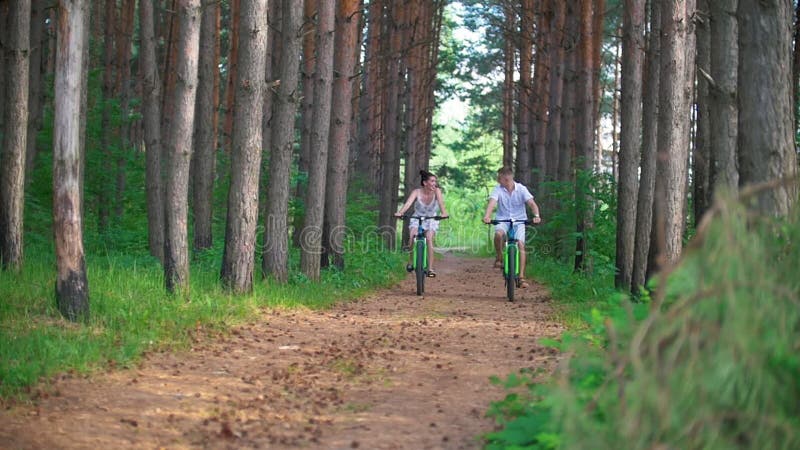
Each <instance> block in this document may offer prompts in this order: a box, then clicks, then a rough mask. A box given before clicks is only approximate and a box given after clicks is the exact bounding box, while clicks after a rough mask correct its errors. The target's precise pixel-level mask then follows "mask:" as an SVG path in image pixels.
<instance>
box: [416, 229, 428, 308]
mask: <svg viewBox="0 0 800 450" xmlns="http://www.w3.org/2000/svg"><path fill="white" fill-rule="evenodd" d="M414 245H415V246H416V247H415V248H416V252H415V253H416V260H415V261H414V271H415V272H416V274H417V295H422V294H424V293H425V277H426V275H427V274H426V273H425V269H426V267H425V251H426V250H427V248H426V243H425V241H424V240H421V239H420V240H417V242H416V243H415V244H414Z"/></svg>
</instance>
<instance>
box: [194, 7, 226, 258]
mask: <svg viewBox="0 0 800 450" xmlns="http://www.w3.org/2000/svg"><path fill="white" fill-rule="evenodd" d="M219 13H220V9H219V4H217V3H209V4H208V5H206V6H205V7H204V8H203V13H202V19H201V25H200V61H199V62H198V74H197V105H196V106H195V108H196V109H195V114H196V117H195V124H194V153H193V155H192V206H193V212H194V244H193V247H194V249H195V250H205V249H209V248H211V246H212V245H213V233H212V229H211V223H212V219H213V214H214V213H213V201H214V178H215V176H216V160H217V157H216V155H217V152H216V150H217V110H216V99H217V98H219V93H218V92H217V90H216V88H217V87H218V86H219V82H218V78H219V69H218V68H217V67H218V64H219V61H218V60H217V51H216V49H217V46H218V45H219V35H218V34H217V31H218V30H217V21H218V20H219Z"/></svg>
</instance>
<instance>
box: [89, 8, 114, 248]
mask: <svg viewBox="0 0 800 450" xmlns="http://www.w3.org/2000/svg"><path fill="white" fill-rule="evenodd" d="M103 20H104V22H103V79H102V84H101V87H100V91H101V93H102V107H101V108H102V112H101V117H100V148H99V149H98V150H99V152H98V157H97V158H98V159H99V160H100V172H99V173H98V174H97V178H96V179H93V180H91V181H92V182H93V184H94V183H96V185H97V186H98V188H97V190H96V192H97V200H96V201H97V230H98V232H99V233H100V234H104V233H106V232H107V231H108V227H109V224H110V218H111V193H112V192H113V190H112V188H111V183H112V174H113V167H112V162H113V159H114V155H113V154H112V151H111V148H112V146H113V143H112V136H113V131H114V130H113V127H112V125H111V115H112V113H113V111H112V110H111V108H112V105H113V104H114V102H113V99H114V97H115V95H114V94H115V92H114V74H115V66H116V61H115V58H114V57H115V56H116V52H115V50H114V37H115V35H114V28H115V27H116V25H117V2H116V0H105V10H104V13H103ZM90 192H91V190H90Z"/></svg>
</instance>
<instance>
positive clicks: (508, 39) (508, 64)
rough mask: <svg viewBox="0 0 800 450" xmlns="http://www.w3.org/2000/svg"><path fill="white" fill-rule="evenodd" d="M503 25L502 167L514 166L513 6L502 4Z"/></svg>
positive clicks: (514, 18) (514, 16) (514, 24)
mask: <svg viewBox="0 0 800 450" xmlns="http://www.w3.org/2000/svg"><path fill="white" fill-rule="evenodd" d="M503 14H504V17H505V25H504V27H503V38H504V40H505V43H504V44H503V75H504V79H503V167H509V168H513V166H514V135H513V132H514V63H515V61H516V58H515V54H516V52H515V51H514V49H515V48H516V46H515V45H514V36H515V35H516V32H515V29H516V26H517V25H516V15H515V14H514V7H513V6H512V5H511V4H510V3H509V2H506V3H504V4H503Z"/></svg>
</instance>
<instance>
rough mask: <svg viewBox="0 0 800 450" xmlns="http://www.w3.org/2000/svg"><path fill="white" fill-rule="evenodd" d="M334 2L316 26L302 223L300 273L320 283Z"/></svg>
mask: <svg viewBox="0 0 800 450" xmlns="http://www.w3.org/2000/svg"><path fill="white" fill-rule="evenodd" d="M335 6H336V5H335V2H324V1H323V2H320V4H319V8H318V14H317V16H318V18H319V21H318V22H317V41H316V44H315V47H316V49H317V64H316V71H315V74H314V113H313V115H312V118H313V123H312V128H311V161H309V172H308V192H307V193H306V217H305V221H304V223H303V231H302V239H301V241H300V242H301V247H300V270H302V272H303V273H304V274H305V275H306V276H307V277H308V278H309V279H311V280H314V281H316V280H319V275H320V273H319V272H320V270H319V269H320V266H319V260H320V256H319V255H320V252H321V247H322V241H321V237H322V225H323V218H324V217H325V182H326V181H325V178H326V174H327V167H326V166H327V164H328V138H329V133H330V127H331V94H332V92H331V91H332V83H333V79H332V78H333V42H334V29H335V17H336V8H335Z"/></svg>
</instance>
